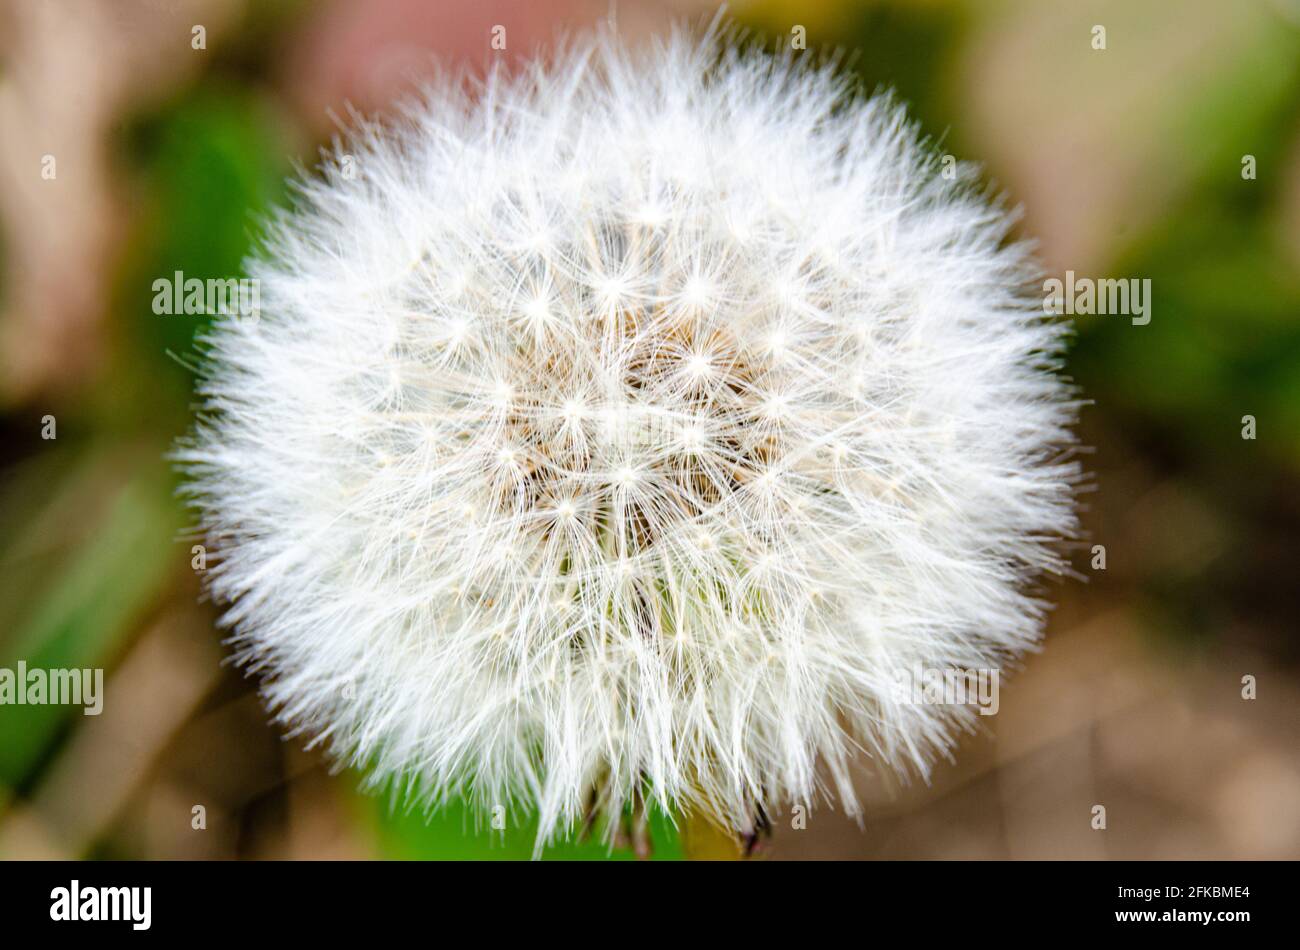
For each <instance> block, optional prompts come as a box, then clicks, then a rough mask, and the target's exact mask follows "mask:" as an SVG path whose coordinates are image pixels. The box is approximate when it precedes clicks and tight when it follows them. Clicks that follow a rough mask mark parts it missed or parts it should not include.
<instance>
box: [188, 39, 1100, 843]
mask: <svg viewBox="0 0 1300 950" xmlns="http://www.w3.org/2000/svg"><path fill="white" fill-rule="evenodd" d="M548 63H549V65H547V66H545V67H542V66H539V67H538V68H537V69H535V70H533V71H530V72H528V73H527V74H526V75H525V76H522V77H520V78H515V79H510V78H506V77H505V76H504V74H498V75H495V76H493V77H492V78H490V79H489V80H488V81H487V88H486V89H484V90H480V92H479V94H478V95H474V94H473V93H470V92H467V91H466V89H465V86H464V84H462V83H459V82H456V81H452V80H447V81H443V82H439V83H436V84H434V85H433V86H431V87H430V88H429V89H428V90H427V92H426V94H425V95H424V96H423V98H422V99H421V100H420V101H419V102H417V103H415V104H413V105H411V106H410V107H409V108H407V109H406V110H404V111H403V113H402V118H401V119H400V120H396V121H394V122H392V123H391V124H390V125H389V126H387V127H386V128H385V130H384V131H383V132H382V133H378V132H375V131H374V130H371V131H367V132H363V133H361V134H359V135H358V136H356V137H355V139H354V140H353V141H352V142H350V143H349V144H347V145H346V152H347V154H349V155H352V156H355V162H354V169H355V174H354V175H349V176H344V175H343V174H342V173H341V172H340V171H339V170H337V169H327V170H326V172H325V174H324V175H323V177H322V178H320V179H315V180H308V181H305V182H303V183H301V185H300V186H299V187H300V195H301V200H300V202H299V206H298V207H297V208H296V209H295V210H293V211H292V212H289V213H286V214H284V215H282V216H281V217H280V218H278V219H277V220H276V222H275V223H274V226H273V228H272V229H271V236H270V238H269V240H268V242H267V245H266V249H265V252H264V253H263V254H262V255H261V256H260V258H259V259H258V260H257V261H255V262H253V275H254V276H255V277H257V278H258V279H259V280H260V282H261V287H262V319H261V320H260V321H258V322H255V323H252V322H248V321H244V322H238V321H236V320H233V319H228V318H227V319H220V318H219V319H218V321H217V324H216V326H215V329H214V330H213V331H212V333H211V335H210V337H209V338H208V340H207V343H206V345H207V348H208V350H209V360H208V371H207V374H206V377H205V379H204V381H203V383H202V384H201V396H202V398H203V399H204V400H206V404H207V409H206V411H205V412H204V413H203V414H202V416H201V418H200V421H199V422H198V424H197V427H196V430H195V432H194V433H193V435H192V437H191V438H190V439H188V440H187V441H186V442H185V443H184V444H183V445H182V446H181V447H180V448H179V449H178V452H177V455H178V457H179V459H180V462H181V464H182V465H183V466H184V467H185V468H186V469H187V470H188V474H189V476H190V479H189V491H190V492H191V494H192V497H193V500H194V503H195V504H196V506H197V508H198V510H199V513H200V517H201V520H202V523H203V526H204V528H205V529H206V532H207V534H208V536H209V538H210V539H211V542H210V549H212V550H214V551H215V552H216V555H215V556H214V559H213V561H212V562H210V563H211V566H210V569H209V571H208V574H207V578H208V581H209V583H210V584H211V588H212V591H213V593H214V595H215V596H216V598H217V599H218V600H219V601H221V602H224V603H226V604H229V605H231V606H230V609H229V612H228V613H227V614H226V615H225V622H226V623H227V624H229V625H230V626H231V627H232V628H233V636H232V642H233V644H234V648H235V651H236V656H237V659H238V660H239V662H241V663H243V664H246V665H248V666H250V667H253V668H256V669H257V670H259V671H260V672H261V673H262V675H263V676H264V681H265V685H264V689H265V694H266V697H267V699H268V701H269V703H270V705H271V707H272V708H273V709H274V710H275V711H276V714H277V716H278V717H279V719H280V720H281V721H283V722H284V723H286V724H288V725H289V726H290V727H292V728H293V729H295V730H299V731H302V732H306V733H309V734H316V735H319V736H322V737H324V741H325V742H326V743H327V744H328V746H329V748H330V750H331V752H332V753H333V755H334V756H335V757H336V758H337V759H338V760H340V761H341V762H344V763H349V764H353V765H357V766H364V767H366V768H367V769H368V770H369V774H370V776H371V781H373V782H375V783H382V782H386V781H390V780H392V781H397V782H400V783H402V787H403V788H406V789H409V790H411V791H412V793H413V794H415V795H416V796H418V797H419V798H421V799H423V800H424V801H426V802H428V803H432V804H438V803H441V802H444V801H446V800H447V798H448V797H449V796H451V795H454V794H465V795H468V796H470V797H471V798H472V799H473V800H475V801H476V802H477V803H478V804H479V805H480V806H481V808H482V809H483V811H484V813H490V810H491V807H492V805H493V803H497V802H503V801H510V802H521V801H522V802H528V803H531V804H532V805H533V806H535V807H536V809H537V810H538V812H539V814H540V822H541V824H540V835H539V841H538V844H539V847H540V845H541V844H542V843H544V842H545V841H547V840H550V839H551V838H553V837H554V836H555V835H557V834H562V833H565V832H567V831H568V830H571V829H573V828H574V827H575V826H576V825H577V824H578V823H579V822H581V821H583V820H584V819H585V818H586V817H587V814H586V812H587V809H588V807H589V806H588V803H589V802H591V801H596V802H599V803H600V806H599V807H600V808H601V809H602V810H603V811H604V812H605V813H606V814H607V815H609V816H613V817H616V816H618V815H620V814H621V813H622V810H623V809H624V807H625V806H626V805H628V804H629V803H633V802H636V801H640V800H641V799H640V796H641V795H642V793H643V792H644V793H645V794H646V795H648V796H649V797H650V798H652V799H653V800H655V801H657V802H658V803H659V804H660V805H661V806H663V807H669V808H674V807H675V808H681V809H700V810H703V811H705V812H706V813H707V814H708V815H709V816H711V817H712V818H713V820H715V821H716V822H717V823H719V824H721V825H722V826H724V827H726V828H729V829H730V830H732V831H733V832H735V833H736V834H737V835H739V836H752V835H754V834H756V833H757V832H758V831H759V830H761V828H763V827H765V826H766V822H767V819H766V817H765V816H767V815H771V814H774V813H775V811H776V809H778V808H780V807H782V806H783V805H784V804H785V803H788V802H792V801H793V802H796V803H802V804H812V803H813V801H814V800H815V799H817V798H818V797H819V790H821V789H825V788H833V789H835V790H836V792H837V795H838V796H839V798H840V800H841V803H842V805H843V806H844V807H845V808H846V810H848V811H849V812H853V811H854V810H855V808H856V805H855V802H854V800H853V792H852V788H853V783H852V780H851V774H850V772H851V768H852V763H853V762H854V761H859V760H862V759H863V758H864V757H866V758H869V759H870V760H872V761H873V762H874V764H875V766H876V767H878V768H883V769H899V770H904V771H913V772H917V773H920V774H922V775H924V774H926V773H927V771H928V769H929V767H930V763H931V762H932V760H933V759H934V758H935V757H936V756H938V755H940V754H944V753H946V752H948V750H949V749H950V748H951V745H952V741H953V739H952V737H953V736H954V735H955V734H956V733H957V732H958V731H959V730H961V729H962V728H963V727H965V726H966V725H968V724H969V723H970V721H971V717H972V715H973V713H972V712H971V710H969V709H968V708H967V707H954V706H939V705H926V706H921V705H909V704H906V703H903V702H901V701H899V699H898V698H897V697H896V696H895V695H894V694H893V693H892V692H891V689H890V685H891V682H892V677H893V675H894V674H895V673H896V672H897V671H900V670H911V669H912V668H913V667H914V666H915V665H918V664H919V665H921V666H923V667H926V668H933V667H942V668H960V669H983V668H989V667H994V668H996V667H998V666H1000V665H1001V664H1002V663H1004V662H1005V661H1006V660H1007V659H1008V658H1010V657H1014V656H1015V655H1017V654H1018V653H1020V652H1021V651H1023V650H1025V649H1027V648H1029V647H1031V646H1032V645H1033V644H1034V643H1035V642H1036V641H1037V640H1038V638H1039V636H1040V633H1041V629H1042V623H1043V616H1044V612H1045V610H1046V604H1045V603H1044V602H1043V601H1042V600H1041V599H1040V597H1039V596H1038V595H1037V594H1035V593H1034V592H1033V590H1032V588H1031V587H1030V586H1029V585H1031V584H1032V582H1033V581H1034V579H1035V578H1036V577H1038V576H1039V575H1040V574H1042V573H1043V572H1045V571H1046V572H1051V571H1059V570H1061V569H1062V562H1061V559H1060V557H1059V554H1058V553H1057V545H1056V543H1055V539H1060V538H1063V537H1068V536H1070V535H1071V534H1072V533H1073V532H1074V530H1075V520H1074V508H1073V486H1074V484H1075V482H1076V480H1077V478H1078V469H1077V464H1076V463H1075V462H1073V461H1070V460H1068V457H1067V452H1063V451H1062V449H1063V448H1064V447H1067V446H1068V445H1069V444H1070V442H1071V434H1070V427H1071V425H1072V424H1073V420H1074V416H1075V413H1076V409H1077V406H1076V402H1075V400H1074V398H1073V396H1072V394H1071V392H1070V391H1069V389H1068V387H1067V386H1066V384H1065V383H1064V382H1063V381H1062V380H1061V379H1060V378H1059V377H1058V376H1057V375H1056V373H1057V368H1058V363H1059V359H1060V353H1061V346H1062V335H1063V333H1064V327H1063V326H1062V325H1061V324H1060V323H1057V322H1052V321H1049V320H1046V319H1044V318H1043V316H1042V314H1041V312H1039V311H1038V310H1037V309H1036V298H1035V297H1034V296H1033V294H1032V291H1031V290H1029V288H1030V287H1031V286H1032V278H1033V277H1034V269H1033V265H1032V262H1031V260H1030V258H1029V256H1028V254H1027V251H1026V250H1025V248H1024V247H1023V246H1021V245H1018V244H1015V243H1009V242H1008V241H1007V239H1006V235H1007V229H1008V227H1009V216H1008V215H1007V214H1006V213H1005V212H1004V211H1002V210H1001V209H1000V208H998V207H997V206H995V205H992V204H990V202H989V201H988V200H987V199H986V198H985V197H984V196H982V195H981V194H979V193H977V192H974V191H972V190H970V188H969V186H967V185H959V184H957V183H954V182H952V181H948V180H945V179H943V178H942V177H941V176H940V175H939V174H938V167H939V166H938V160H937V158H936V156H935V155H934V154H933V153H932V152H931V151H930V150H929V149H928V148H927V147H926V146H925V145H923V144H922V143H921V141H920V140H919V139H918V136H917V134H916V132H915V131H914V130H913V128H912V126H910V125H909V124H908V123H907V122H906V120H905V118H904V116H903V114H902V112H901V110H900V108H899V107H898V106H897V105H896V104H895V103H893V102H892V101H890V100H889V99H886V98H879V97H877V98H870V99H863V98H860V97H856V96H854V94H853V93H852V92H851V90H850V89H849V86H848V84H847V82H846V81H845V80H844V79H843V78H841V77H840V76H838V75H837V74H836V73H834V72H833V71H830V70H821V69H818V68H812V67H806V66H803V65H800V64H799V63H798V62H796V61H794V60H792V59H784V58H780V57H776V58H772V57H764V56H762V55H760V54H757V53H754V54H751V53H743V52H739V51H737V50H735V49H732V48H730V47H728V45H727V42H726V40H725V39H720V38H719V37H718V36H717V35H716V34H715V35H710V36H709V37H707V38H705V39H704V40H702V41H692V40H690V39H689V38H687V37H686V36H685V35H684V34H678V35H674V36H673V37H672V38H671V39H669V40H668V41H666V42H664V43H663V44H661V45H659V46H657V47H655V48H654V49H653V50H652V51H647V52H640V53H636V52H630V51H627V50H625V49H624V48H623V47H622V46H621V45H620V44H619V42H618V41H617V39H616V38H614V37H613V36H612V35H611V34H610V33H608V32H607V33H602V34H599V35H597V36H594V37H592V38H589V39H584V40H580V41H578V42H576V43H574V44H573V45H572V46H571V47H569V48H567V49H565V50H561V51H560V52H558V53H557V54H556V55H555V56H553V57H550V58H548ZM381 328H382V331H381ZM394 380H398V381H400V385H399V384H398V383H395V382H393V381H394ZM602 407H607V408H609V409H611V410H612V412H610V413H606V412H605V411H604V409H603V408H602ZM408 536H409V537H415V538H419V539H420V543H418V544H409V543H395V541H394V539H400V538H403V537H408ZM343 681H346V682H349V683H352V684H354V689H353V690H352V691H350V692H349V695H347V696H344V695H343V694H342V692H341V691H340V690H338V689H337V688H336V684H337V683H339V682H343ZM818 768H821V769H824V771H825V774H824V775H823V776H822V777H821V778H819V777H818V771H817V770H818ZM593 786H594V787H593ZM613 824H615V823H614V822H611V827H612V825H613ZM611 833H612V832H611Z"/></svg>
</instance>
